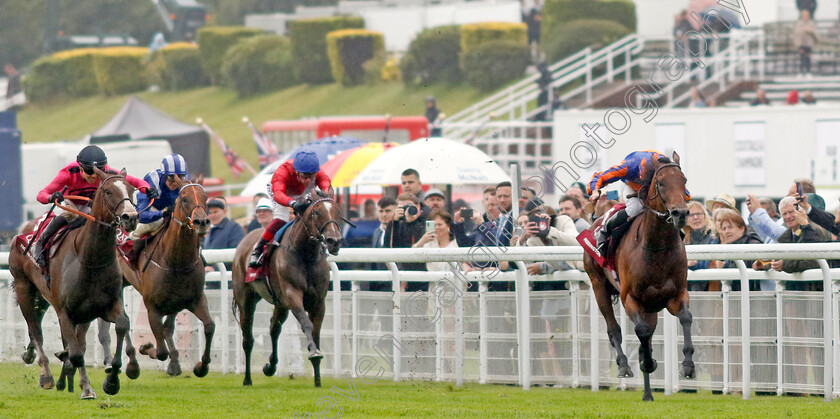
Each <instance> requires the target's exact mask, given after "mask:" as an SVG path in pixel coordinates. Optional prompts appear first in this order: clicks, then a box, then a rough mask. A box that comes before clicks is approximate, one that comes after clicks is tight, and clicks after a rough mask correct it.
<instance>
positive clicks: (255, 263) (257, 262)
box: [248, 237, 268, 268]
mask: <svg viewBox="0 0 840 419" xmlns="http://www.w3.org/2000/svg"><path fill="white" fill-rule="evenodd" d="M267 244H268V240H266V239H264V238H262V237H260V241H258V242H257V247H256V248H255V249H254V251H253V252H252V253H251V258H250V259H248V266H250V267H252V268H259V267H260V266H262V265H263V251H264V250H265V245H267Z"/></svg>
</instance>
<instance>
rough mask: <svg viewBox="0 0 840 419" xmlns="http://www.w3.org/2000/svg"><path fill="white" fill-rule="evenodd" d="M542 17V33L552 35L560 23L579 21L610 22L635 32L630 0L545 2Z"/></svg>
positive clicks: (559, 0)
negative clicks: (598, 20) (600, 20)
mask: <svg viewBox="0 0 840 419" xmlns="http://www.w3.org/2000/svg"><path fill="white" fill-rule="evenodd" d="M542 16H543V33H553V31H554V30H555V29H556V27H557V26H562V25H560V24H561V23H563V22H572V21H575V20H580V19H603V20H611V21H613V22H617V23H620V24H621V25H622V26H624V27H625V28H627V29H629V30H630V33H634V32H636V5H635V4H634V3H633V2H632V1H631V0H546V1H545V5H544V6H543V10H542ZM542 39H547V38H546V37H542Z"/></svg>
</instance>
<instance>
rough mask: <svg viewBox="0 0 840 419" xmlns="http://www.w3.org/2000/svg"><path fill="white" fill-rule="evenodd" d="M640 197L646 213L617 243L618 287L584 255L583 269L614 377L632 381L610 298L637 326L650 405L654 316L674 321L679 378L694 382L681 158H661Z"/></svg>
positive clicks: (651, 170) (653, 364) (641, 364)
mask: <svg viewBox="0 0 840 419" xmlns="http://www.w3.org/2000/svg"><path fill="white" fill-rule="evenodd" d="M651 163H652V164H651V165H650V166H649V167H648V168H647V171H646V177H645V179H644V181H643V183H642V184H643V185H647V186H644V187H642V189H641V190H640V191H639V199H641V200H642V202H643V203H644V207H645V210H644V212H643V213H642V214H640V215H639V216H637V217H636V218H635V219H634V220H633V221H632V224H631V226H630V228H629V230H628V231H627V234H626V235H625V236H624V238H623V239H622V240H621V243H620V244H619V245H618V247H617V249H616V253H615V258H616V268H617V272H618V278H619V280H620V284H619V283H616V282H615V279H614V278H613V277H612V275H611V274H608V272H607V271H606V270H605V269H604V268H601V267H600V266H599V265H598V263H597V262H595V260H594V259H593V258H592V257H591V256H590V255H589V254H588V253H585V254H584V266H585V268H586V272H587V273H588V274H589V278H590V279H591V281H592V292H594V293H595V298H596V299H597V301H598V308H599V309H600V310H601V314H603V316H604V319H605V320H606V321H607V334H608V336H609V338H610V343H611V344H612V346H613V348H615V350H616V352H617V354H618V355H617V357H616V362H617V363H618V376H619V377H632V376H633V373H632V371H631V370H630V366H629V365H627V356H625V354H624V351H622V349H621V340H622V338H621V327H620V326H619V324H618V322H617V321H616V319H615V313H614V312H613V306H612V296H613V295H616V294H618V295H619V296H620V298H621V302H622V304H623V305H624V310H625V312H626V313H627V316H628V317H629V318H630V320H631V321H633V323H634V324H635V325H636V329H635V330H636V336H638V338H639V341H640V343H641V346H640V347H639V363H640V369H641V371H642V373H643V374H644V386H645V390H644V395H643V397H642V400H645V401H652V400H653V395H652V394H651V390H650V376H649V375H650V374H651V373H652V372H654V371H655V370H656V360H654V359H653V353H652V346H651V338H652V337H653V332H654V331H655V330H656V322H657V316H658V313H659V311H661V310H662V309H663V308H667V309H668V312H670V313H671V314H672V315H674V316H677V317H678V318H679V320H680V324H681V325H682V327H683V336H684V338H685V341H684V346H683V354H685V360H684V361H683V363H682V366H683V371H682V372H683V375H684V376H685V377H687V378H693V377H694V361H693V360H692V356H693V354H694V345H693V344H692V343H691V321H692V318H691V312H689V310H688V289H687V281H686V277H687V273H688V264H687V262H686V255H685V246H684V244H683V242H682V239H681V238H680V229H682V228H683V227H684V226H685V222H686V216H687V214H688V207H687V205H686V202H685V183H686V178H685V175H684V174H683V172H682V170H681V169H680V165H679V163H680V156H679V155H678V154H677V153H676V152H675V153H674V154H673V155H672V159H668V158H667V157H662V158H660V159H659V160H658V161H653V162H651Z"/></svg>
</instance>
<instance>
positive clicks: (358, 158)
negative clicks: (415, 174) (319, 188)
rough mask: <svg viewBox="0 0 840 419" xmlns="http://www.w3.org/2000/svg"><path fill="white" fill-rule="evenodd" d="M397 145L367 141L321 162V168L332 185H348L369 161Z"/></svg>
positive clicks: (337, 186)
mask: <svg viewBox="0 0 840 419" xmlns="http://www.w3.org/2000/svg"><path fill="white" fill-rule="evenodd" d="M398 145H399V144H397V143H367V144H365V145H362V146H361V147H356V148H351V149H349V150H345V151H342V152H341V153H339V154H338V155H337V156H335V157H333V158H332V159H330V160H329V161H328V162H326V163H324V164H322V165H321V170H323V171H324V173H326V174H327V175H328V176H329V177H330V179H332V186H333V187H335V188H343V187H348V186H350V184H351V182H353V179H355V178H356V176H358V175H359V173H361V172H362V170H364V168H365V167H367V165H368V164H370V162H372V161H373V160H375V159H376V158H377V157H379V156H380V155H381V154H382V153H384V152H386V151H388V150H389V149H391V148H392V147H396V146H398Z"/></svg>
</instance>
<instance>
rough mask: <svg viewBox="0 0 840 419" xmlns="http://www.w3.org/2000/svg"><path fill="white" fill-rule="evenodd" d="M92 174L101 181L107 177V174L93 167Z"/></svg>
mask: <svg viewBox="0 0 840 419" xmlns="http://www.w3.org/2000/svg"><path fill="white" fill-rule="evenodd" d="M93 173H96V176H99V178H100V179H103V180H104V179H105V178H107V177H108V174H107V173H105V172H104V171H103V170H101V169H100V168H98V167H96V166H93Z"/></svg>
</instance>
